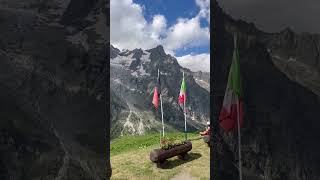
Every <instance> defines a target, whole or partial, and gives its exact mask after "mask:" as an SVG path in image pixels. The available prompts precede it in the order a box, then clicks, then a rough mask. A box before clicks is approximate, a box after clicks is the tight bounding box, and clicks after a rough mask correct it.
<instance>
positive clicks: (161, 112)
mask: <svg viewBox="0 0 320 180" xmlns="http://www.w3.org/2000/svg"><path fill="white" fill-rule="evenodd" d="M158 78H160V71H159V69H158ZM160 88H161V87H160V86H159V92H161V91H160ZM160 104H161V121H162V137H164V122H163V108H162V94H160Z"/></svg>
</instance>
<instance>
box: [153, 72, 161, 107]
mask: <svg viewBox="0 0 320 180" xmlns="http://www.w3.org/2000/svg"><path fill="white" fill-rule="evenodd" d="M160 94H161V89H160V73H159V70H158V80H157V85H156V86H155V87H154V90H153V99H152V104H153V105H154V107H155V108H156V109H157V108H158V106H159V97H160Z"/></svg>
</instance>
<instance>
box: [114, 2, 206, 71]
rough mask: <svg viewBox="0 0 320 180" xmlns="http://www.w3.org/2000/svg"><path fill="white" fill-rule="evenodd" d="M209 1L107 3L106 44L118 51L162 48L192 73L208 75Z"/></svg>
mask: <svg viewBox="0 0 320 180" xmlns="http://www.w3.org/2000/svg"><path fill="white" fill-rule="evenodd" d="M209 24H210V0H111V1H110V28H111V29H110V33H111V34H110V41H111V44H112V45H113V46H115V47H117V48H119V49H120V50H122V49H129V50H132V49H135V48H142V49H151V48H154V47H156V46H157V45H162V46H163V47H164V49H165V51H166V53H167V54H171V55H173V56H175V57H176V58H177V60H178V62H179V64H180V65H181V66H183V67H186V68H189V69H191V70H192V71H200V70H201V71H204V72H210V31H209Z"/></svg>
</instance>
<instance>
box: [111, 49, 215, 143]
mask: <svg viewBox="0 0 320 180" xmlns="http://www.w3.org/2000/svg"><path fill="white" fill-rule="evenodd" d="M110 56H111V60H110V78H111V82H110V87H111V92H112V95H111V101H112V102H114V103H112V107H113V108H112V109H111V111H112V130H111V136H113V137H116V136H119V135H123V134H144V133H146V132H150V131H159V130H160V129H161V114H160V111H159V110H158V111H156V110H155V109H154V107H153V106H152V103H151V102H152V96H153V88H154V86H155V84H156V82H157V73H158V72H157V70H158V69H159V70H160V72H161V91H162V94H163V111H164V121H165V124H166V129H167V130H169V131H170V130H173V129H179V130H183V129H184V116H183V110H182V108H181V107H180V106H179V104H178V101H177V99H178V95H179V90H180V84H181V80H182V71H184V72H185V79H186V84H187V95H188V97H187V122H188V129H189V130H195V129H200V128H203V124H204V123H205V122H206V121H207V120H208V119H209V105H210V104H209V99H208V97H209V92H208V91H206V90H205V89H203V88H202V87H201V86H199V85H198V84H197V83H196V82H195V79H194V78H193V73H192V72H191V71H189V70H187V69H183V68H182V67H181V66H180V65H179V64H178V62H177V60H176V58H174V57H172V56H171V55H168V54H166V53H165V52H164V49H163V47H162V46H157V47H155V48H153V49H149V50H142V49H134V50H132V51H129V50H124V51H120V50H119V49H117V48H115V47H113V46H112V45H111V46H110Z"/></svg>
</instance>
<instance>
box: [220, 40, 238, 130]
mask: <svg viewBox="0 0 320 180" xmlns="http://www.w3.org/2000/svg"><path fill="white" fill-rule="evenodd" d="M236 44H237V43H236V39H235V40H234V51H233V57H232V64H231V68H230V72H229V77H228V84H227V88H226V92H225V95H224V99H223V105H222V109H221V112H220V116H219V123H220V126H221V127H222V128H223V129H224V130H225V131H227V132H228V131H231V130H234V129H236V128H237V123H238V118H239V122H240V127H242V125H243V94H242V85H241V77H240V63H239V52H238V48H237V45H236ZM238 109H239V112H238ZM238 115H239V117H238Z"/></svg>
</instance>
